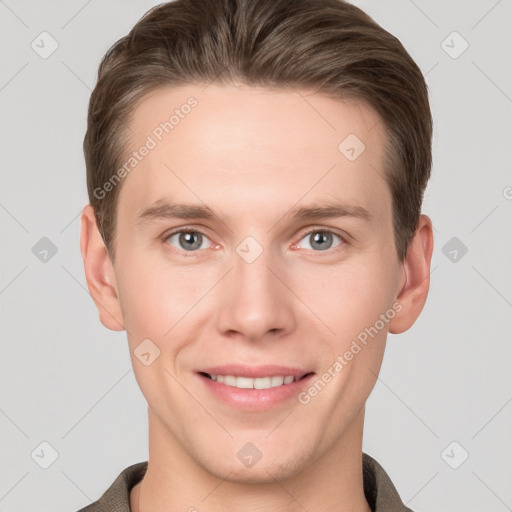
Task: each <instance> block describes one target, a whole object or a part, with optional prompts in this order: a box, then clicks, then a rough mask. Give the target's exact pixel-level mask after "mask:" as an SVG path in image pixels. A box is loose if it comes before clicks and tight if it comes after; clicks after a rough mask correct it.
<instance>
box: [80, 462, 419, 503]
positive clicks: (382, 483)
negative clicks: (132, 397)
mask: <svg viewBox="0 0 512 512" xmlns="http://www.w3.org/2000/svg"><path fill="white" fill-rule="evenodd" d="M147 468H148V463H147V461H146V462H139V463H137V464H133V465H132V466H129V467H127V468H126V469H125V470H123V471H122V472H121V473H120V475H119V476H118V477H117V478H116V479H115V481H114V483H113V484H112V485H111V486H110V487H109V488H108V489H107V490H106V491H105V492H104V493H103V495H102V496H101V498H100V499H99V500H98V501H95V502H94V503H91V504H90V505H88V506H87V507H85V508H82V509H80V510H79V511H78V512H131V509H130V491H131V489H132V487H134V486H135V485H136V484H137V483H139V482H140V481H141V480H142V478H143V477H144V475H145V473H146V470H147ZM363 485H364V494H365V497H366V501H367V502H368V504H369V505H370V508H371V509H372V512H412V510H411V509H409V508H407V507H406V506H405V505H404V504H403V503H402V500H401V499H400V496H399V495H398V492H397V490H396V489H395V486H394V485H393V482H391V479H390V478H389V476H388V475H387V473H386V471H384V468H383V467H382V466H381V465H380V464H379V463H378V462H377V461H376V460H375V459H373V458H372V457H370V456H369V455H367V454H366V453H363Z"/></svg>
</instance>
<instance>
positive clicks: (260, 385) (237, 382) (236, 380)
mask: <svg viewBox="0 0 512 512" xmlns="http://www.w3.org/2000/svg"><path fill="white" fill-rule="evenodd" d="M210 377H211V379H212V380H216V381H217V382H220V383H221V384H226V385H227V386H233V387H235V388H242V389H251V388H253V389H269V388H275V387H277V386H282V385H283V384H290V383H291V382H293V381H294V380H295V377H294V376H293V375H287V376H282V375H279V376H277V375H276V376H274V377H258V378H256V379H253V378H251V377H236V376H234V375H210Z"/></svg>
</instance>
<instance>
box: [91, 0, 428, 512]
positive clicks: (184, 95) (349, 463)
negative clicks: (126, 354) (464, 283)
mask: <svg viewBox="0 0 512 512" xmlns="http://www.w3.org/2000/svg"><path fill="white" fill-rule="evenodd" d="M431 132H432V121H431V115H430V109H429V104H428V95H427V89H426V85H425V82H424V79H423V77H422V75H421V72H420V70H419V68H418V67H417V66H416V64H415V63H414V62H413V61H412V59H411V57H410V56H409V55H408V54H407V52H406V51H405V50H404V48H403V47H402V45H401V44H400V42H399V41H398V40H397V39H396V38H394V37H393V36H391V35H390V34H389V33H387V32H386V31H385V30H383V29H382V28H381V27H379V26H378V25H377V24H376V23H375V22H374V21H373V20H371V19H370V18H369V17H368V16H367V15H366V14H364V13H363V12H362V11H361V10H359V9H358V8H356V7H354V6H352V5H350V4H346V3H344V2H342V1H340V0H295V1H293V2H292V1H286V0H253V1H248V0H209V1H198V0H177V1H175V2H172V3H167V4H163V5H161V6H159V7H156V8H154V9H152V10H151V11H150V12H149V13H147V14H146V15H145V16H144V17H143V18H142V19H141V20H140V21H139V22H138V23H137V24H136V26H135V27H134V28H133V30H132V31H131V32H130V34H128V36H126V37H124V38H122V39H121V40H120V41H118V42H117V43H116V44H115V45H114V46H113V47H112V48H111V49H110V50H109V52H108V53H107V55H106V56H105V58H104V59H103V61H102V63H101V65H100V70H99V77H98V83H97V85H96V88H95V89H94V91H93V93H92V96H91V102H90V107H89V118H88V129H87V134H86V137H85V141H84V150H85V158H86V164H87V183H88V190H89V197H90V203H91V204H90V205H88V206H86V207H85V209H84V211H83V215H82V234H81V250H82V255H83V258H84V265H85V273H86V277H87V283H88V286H89V290H90V293H91V295H92V298H93V299H94V302H95V303H96V305H97V307H98V311H99V316H100V320H101V322H102V323H103V324H104V325H105V326H106V327H107V328H109V329H112V330H126V332H127V337H128V343H129V348H130V356H131V359H132V364H133V369H134V372H135V376H136V379H137V382H138V384H139V385H140V388H141V390H142V393H143V394H144V396H145V398H146V399H147V402H148V416H149V460H148V462H140V463H138V464H134V465H132V466H130V467H128V468H126V469H125V470H124V471H123V472H122V473H121V474H120V475H119V477H118V478H117V479H116V480H115V482H114V483H113V484H112V485H111V487H110V488H108V489H107V490H106V491H105V493H104V494H103V496H102V497H101V498H100V499H99V500H98V501H97V502H95V503H93V504H91V505H90V506H88V507H86V508H85V509H83V510H84V511H87V512H92V511H107V510H112V511H113V510H116V511H129V510H131V511H134V512H163V511H170V510H173V511H175V510H176V511H178V510H183V511H195V510H197V511H199V512H206V511H208V512H215V511H230V510H247V511H250V510H261V511H263V510H265V511H267V510H268V511H273V512H276V511H285V510H286V511H296V510H297V511H298V510H301V511H303V510H308V511H314V512H322V511H326V512H327V511H328V512H333V511H335V510H340V511H341V510H350V511H353V512H363V511H364V512H367V511H370V510H371V511H378V512H385V511H398V510H409V509H407V508H406V507H405V505H404V504H403V503H402V500H401V498H400V496H399V494H398V493H397V491H396V489H395V487H394V486H393V484H392V482H391V480H390V479H389V477H388V475H387V474H386V472H385V471H384V469H383V468H382V467H381V466H380V465H379V464H378V463H377V462H376V461H375V460H374V459H372V458H371V457H370V456H368V455H367V454H364V453H363V452H362V433H363V421H364V411H365V402H366V400H367V398H368V396H369V394H370V392H371V390H372V388H373V386H374V384H375V381H376V379H377V375H378V372H379V369H380V365H381V362H382V358H383V354H384V348H385V343H386V336H387V333H388V332H392V333H401V332H403V331H405V330H407V329H408V328H409V327H411V325H412V324H413V323H414V321H415V320H416V318H417V317H418V315H419V314H420V312H421V310H422V308H423V306H424V303H425V300H426V297H427V292H428V287H429V268H430V260H431V255H432V245H433V237H432V227H431V222H430V220H429V219H428V217H426V216H424V215H421V213H420V211H421V210H420V209H421V202H422V196H423V192H424V189H425V186H426V184H427V181H428V178H429V174H430V166H431Z"/></svg>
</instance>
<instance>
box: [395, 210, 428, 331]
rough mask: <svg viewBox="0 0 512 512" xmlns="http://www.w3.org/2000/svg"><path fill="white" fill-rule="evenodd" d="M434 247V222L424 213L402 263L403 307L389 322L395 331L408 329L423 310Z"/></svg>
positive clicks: (399, 299)
mask: <svg viewBox="0 0 512 512" xmlns="http://www.w3.org/2000/svg"><path fill="white" fill-rule="evenodd" d="M433 247H434V236H433V233H432V221H431V220H430V218H429V217H427V216H426V215H421V216H420V220H419V223H418V227H417V229H416V231H415V233H414V236H413V238H412V239H411V241H410V243H409V247H408V249H407V255H406V257H405V260H404V262H403V271H404V278H403V279H402V283H401V286H400V289H399V293H398V295H397V297H396V300H397V301H398V302H399V303H400V304H401V306H402V308H401V310H400V312H399V313H398V314H397V315H396V316H395V318H393V320H392V321H391V322H390V325H389V332H390V333H392V334H400V333H401V332H404V331H406V330H407V329H409V328H410V327H411V326H412V325H413V324H414V322H415V321H416V319H417V318H418V316H419V315H420V313H421V311H422V310H423V307H424V305H425V302H426V300H427V295H428V290H429V286H430V262H431V259H432V251H433Z"/></svg>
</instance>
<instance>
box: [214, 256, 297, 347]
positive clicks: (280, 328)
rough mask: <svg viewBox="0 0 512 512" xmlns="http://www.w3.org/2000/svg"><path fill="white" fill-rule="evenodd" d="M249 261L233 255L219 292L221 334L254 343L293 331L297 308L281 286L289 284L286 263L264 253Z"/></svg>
mask: <svg viewBox="0 0 512 512" xmlns="http://www.w3.org/2000/svg"><path fill="white" fill-rule="evenodd" d="M249 261H250V260H246V259H244V258H243V257H242V256H240V255H239V254H238V253H236V252H234V253H233V260H232V262H233V268H232V270H231V272H229V274H228V275H227V276H226V278H225V279H224V280H223V286H222V287H220V289H219V290H218V297H217V300H218V302H217V318H216V321H217V328H218V329H219V331H220V333H221V334H222V335H224V336H229V337H231V338H236V337H239V338H240V339H246V340H248V341H251V342H257V341H262V340H264V339H265V340H267V339H276V338H278V337H280V336H283V335H285V334H286V333H289V332H291V331H293V329H294V328H295V324H296V315H295V311H296V307H297V304H295V298H294V296H293V294H292V293H290V290H289V289H288V288H287V286H286V285H285V284H284V283H286V282H287V281H289V280H290V278H289V276H287V272H286V270H285V269H286V266H285V265H284V263H285V262H278V261H277V258H272V255H271V254H270V252H269V251H265V250H264V251H263V252H262V253H261V254H260V255H259V256H258V258H257V259H256V260H254V261H252V262H249ZM288 268H289V266H288Z"/></svg>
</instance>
